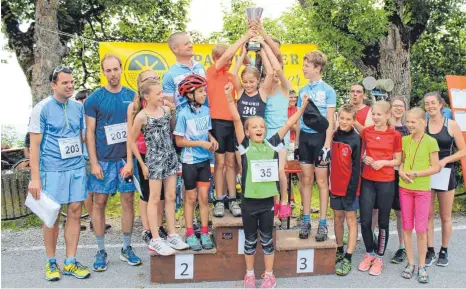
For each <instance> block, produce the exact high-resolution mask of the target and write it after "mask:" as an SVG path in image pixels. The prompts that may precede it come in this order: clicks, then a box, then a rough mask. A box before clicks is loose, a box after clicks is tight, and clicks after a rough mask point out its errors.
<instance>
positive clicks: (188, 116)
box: [173, 104, 212, 164]
mask: <svg viewBox="0 0 466 289" xmlns="http://www.w3.org/2000/svg"><path fill="white" fill-rule="evenodd" d="M211 129H212V122H211V119H210V110H209V107H208V106H207V105H205V104H204V105H202V106H201V107H200V110H199V111H196V112H193V111H192V110H191V107H190V106H189V105H186V106H185V107H184V108H182V109H181V111H180V112H179V113H178V115H177V117H176V126H175V130H174V131H173V134H174V135H178V136H182V137H184V138H185V139H187V140H191V141H209V130H211ZM210 158H211V154H210V152H209V150H206V149H205V148H203V147H184V148H182V150H181V162H182V163H184V164H197V163H201V162H203V161H207V160H210Z"/></svg>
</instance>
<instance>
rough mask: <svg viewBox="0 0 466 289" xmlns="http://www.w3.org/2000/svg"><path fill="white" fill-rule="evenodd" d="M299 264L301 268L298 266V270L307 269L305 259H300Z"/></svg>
mask: <svg viewBox="0 0 466 289" xmlns="http://www.w3.org/2000/svg"><path fill="white" fill-rule="evenodd" d="M299 261H300V262H301V266H299V270H306V269H307V263H306V262H307V259H306V258H301V259H299Z"/></svg>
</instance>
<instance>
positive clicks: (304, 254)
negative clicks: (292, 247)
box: [296, 249, 314, 273]
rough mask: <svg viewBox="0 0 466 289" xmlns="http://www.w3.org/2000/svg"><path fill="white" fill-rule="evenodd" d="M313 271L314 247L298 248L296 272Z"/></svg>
mask: <svg viewBox="0 0 466 289" xmlns="http://www.w3.org/2000/svg"><path fill="white" fill-rule="evenodd" d="M312 272H314V249H303V250H298V253H297V258H296V273H312Z"/></svg>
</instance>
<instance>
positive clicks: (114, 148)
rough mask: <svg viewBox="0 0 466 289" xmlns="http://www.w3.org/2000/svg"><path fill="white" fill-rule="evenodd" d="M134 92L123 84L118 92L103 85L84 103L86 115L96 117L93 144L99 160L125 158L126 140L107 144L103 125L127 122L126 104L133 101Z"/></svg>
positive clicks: (106, 160) (107, 160)
mask: <svg viewBox="0 0 466 289" xmlns="http://www.w3.org/2000/svg"><path fill="white" fill-rule="evenodd" d="M135 94H136V93H135V92H134V91H133V90H131V89H129V88H127V87H124V86H122V87H121V90H120V92H118V93H113V92H110V91H108V90H107V89H106V88H105V87H101V88H99V89H97V90H96V91H95V92H94V93H92V94H91V95H90V96H89V97H88V98H87V100H86V102H85V103H84V109H85V111H86V115H87V116H90V117H93V118H95V119H96V127H95V145H96V150H97V159H98V160H99V161H105V162H109V161H119V160H121V159H126V141H124V142H118V143H113V144H108V143H107V135H106V133H105V132H106V130H105V127H106V126H110V125H115V124H124V123H126V122H127V110H128V105H129V104H130V103H131V102H132V101H133V99H134V95H135ZM120 135H121V134H120ZM126 137H127V132H126Z"/></svg>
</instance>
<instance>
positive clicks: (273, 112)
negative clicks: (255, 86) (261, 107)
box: [265, 88, 289, 129]
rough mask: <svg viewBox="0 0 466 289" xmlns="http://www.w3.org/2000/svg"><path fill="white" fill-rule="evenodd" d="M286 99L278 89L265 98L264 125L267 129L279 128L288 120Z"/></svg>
mask: <svg viewBox="0 0 466 289" xmlns="http://www.w3.org/2000/svg"><path fill="white" fill-rule="evenodd" d="M288 102H289V99H288V97H286V96H284V95H283V93H282V92H281V91H280V89H279V88H277V90H276V91H275V94H274V95H272V96H269V97H268V98H267V105H266V106H265V124H266V125H267V129H273V128H280V127H282V126H283V125H284V124H285V123H286V121H287V120H288Z"/></svg>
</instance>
